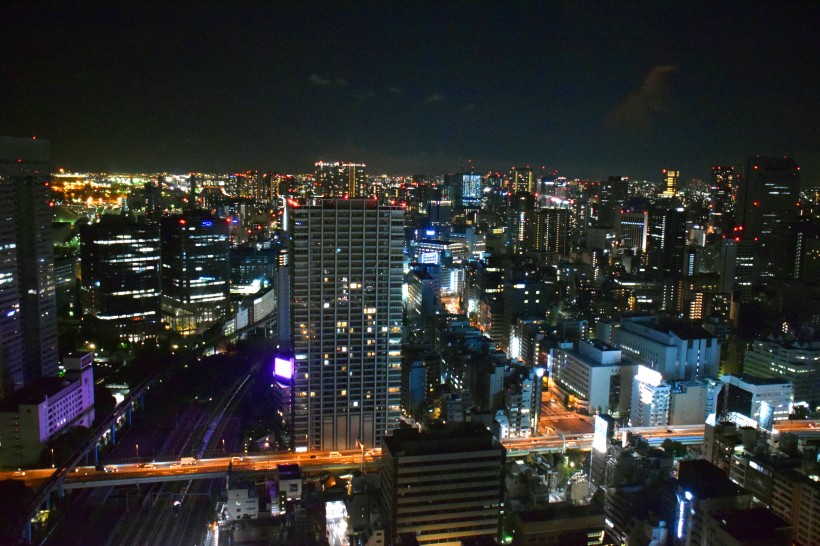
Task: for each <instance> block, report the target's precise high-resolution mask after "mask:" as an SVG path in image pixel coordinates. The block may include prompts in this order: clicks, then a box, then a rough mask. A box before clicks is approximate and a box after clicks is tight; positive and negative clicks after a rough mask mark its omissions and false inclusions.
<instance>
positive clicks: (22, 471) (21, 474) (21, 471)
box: [12, 468, 26, 478]
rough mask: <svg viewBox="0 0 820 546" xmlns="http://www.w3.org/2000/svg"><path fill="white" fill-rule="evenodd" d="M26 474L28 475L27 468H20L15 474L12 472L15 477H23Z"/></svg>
mask: <svg viewBox="0 0 820 546" xmlns="http://www.w3.org/2000/svg"><path fill="white" fill-rule="evenodd" d="M25 475H26V471H25V470H20V469H19V468H18V469H17V470H15V471H14V474H12V476H14V477H15V478H20V477H23V476H25Z"/></svg>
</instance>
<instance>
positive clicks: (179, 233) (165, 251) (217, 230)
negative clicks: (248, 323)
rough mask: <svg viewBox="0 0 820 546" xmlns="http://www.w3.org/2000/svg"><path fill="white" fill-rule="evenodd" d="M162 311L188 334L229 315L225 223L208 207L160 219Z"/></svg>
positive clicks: (174, 324) (179, 329)
mask: <svg viewBox="0 0 820 546" xmlns="http://www.w3.org/2000/svg"><path fill="white" fill-rule="evenodd" d="M161 234H162V242H161V257H162V275H161V277H162V312H163V314H164V315H165V320H166V321H167V322H168V325H169V326H170V327H171V329H172V330H174V331H176V332H179V333H180V334H182V335H190V334H193V333H195V332H197V331H198V330H200V331H201V330H202V329H204V328H207V327H208V325H210V324H212V323H213V322H215V321H216V320H217V319H219V318H221V317H223V316H224V315H226V314H227V312H228V309H229V303H230V302H229V300H228V297H229V282H230V265H229V257H228V249H229V243H228V225H227V223H226V222H225V220H223V219H221V218H219V217H217V216H214V215H213V214H211V213H210V212H208V211H203V210H186V211H185V212H184V213H183V214H182V215H174V216H168V217H165V218H163V219H162V226H161Z"/></svg>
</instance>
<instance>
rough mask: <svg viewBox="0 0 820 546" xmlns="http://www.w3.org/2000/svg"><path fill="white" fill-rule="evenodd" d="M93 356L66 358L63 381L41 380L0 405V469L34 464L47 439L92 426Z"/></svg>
mask: <svg viewBox="0 0 820 546" xmlns="http://www.w3.org/2000/svg"><path fill="white" fill-rule="evenodd" d="M93 363H94V354H93V353H87V354H77V355H69V356H68V357H66V358H65V359H64V360H63V366H64V368H65V374H64V376H63V377H45V378H42V379H40V380H38V381H37V382H36V383H32V384H31V385H29V386H27V387H24V388H23V389H21V390H19V391H17V392H15V393H13V394H12V395H10V396H7V397H6V398H4V399H3V400H2V402H0V466H7V467H13V468H20V467H24V466H29V465H32V464H35V463H36V462H37V461H38V459H39V458H40V455H41V452H42V450H43V447H44V446H45V444H46V442H48V441H49V440H50V439H52V438H54V437H56V436H59V435H60V434H62V433H63V432H65V431H67V430H68V429H69V428H71V427H73V426H84V427H90V426H91V424H92V423H93V422H94V371H93Z"/></svg>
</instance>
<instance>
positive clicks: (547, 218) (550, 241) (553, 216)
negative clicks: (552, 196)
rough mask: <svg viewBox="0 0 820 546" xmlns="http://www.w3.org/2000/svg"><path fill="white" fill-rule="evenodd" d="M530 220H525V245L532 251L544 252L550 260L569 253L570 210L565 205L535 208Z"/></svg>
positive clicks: (555, 260) (555, 259) (556, 259)
mask: <svg viewBox="0 0 820 546" xmlns="http://www.w3.org/2000/svg"><path fill="white" fill-rule="evenodd" d="M531 214H532V216H533V218H532V220H531V221H529V222H526V228H527V229H528V230H529V232H528V233H527V244H526V247H527V249H528V250H529V251H532V252H543V253H545V254H546V255H547V256H548V258H549V259H550V261H551V262H557V261H558V258H561V257H563V256H567V255H569V251H570V244H571V238H570V219H571V211H570V209H569V208H565V207H547V208H540V209H536V210H535V211H533V212H532V213H531Z"/></svg>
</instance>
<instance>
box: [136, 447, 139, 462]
mask: <svg viewBox="0 0 820 546" xmlns="http://www.w3.org/2000/svg"><path fill="white" fill-rule="evenodd" d="M136 446H137V459H139V458H140V445H139V444H136Z"/></svg>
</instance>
